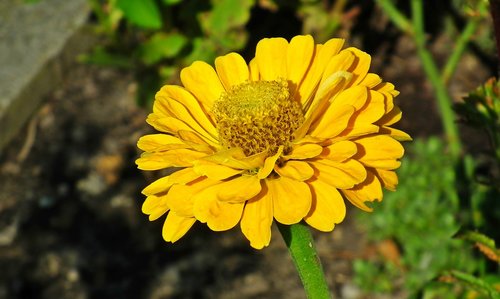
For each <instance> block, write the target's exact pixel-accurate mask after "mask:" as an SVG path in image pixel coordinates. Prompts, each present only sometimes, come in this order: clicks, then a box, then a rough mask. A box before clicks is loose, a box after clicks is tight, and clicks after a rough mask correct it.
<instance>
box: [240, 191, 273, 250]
mask: <svg viewBox="0 0 500 299" xmlns="http://www.w3.org/2000/svg"><path fill="white" fill-rule="evenodd" d="M272 224H273V201H272V198H271V195H270V194H269V193H268V192H267V190H265V191H264V190H263V192H261V194H259V195H258V196H256V197H254V198H252V199H251V200H249V201H247V203H246V205H245V209H244V210H243V215H242V217H241V222H240V225H241V231H242V232H243V234H244V235H245V237H247V239H248V240H249V241H250V246H252V247H253V248H255V249H262V248H263V247H266V246H268V245H269V241H271V225H272Z"/></svg>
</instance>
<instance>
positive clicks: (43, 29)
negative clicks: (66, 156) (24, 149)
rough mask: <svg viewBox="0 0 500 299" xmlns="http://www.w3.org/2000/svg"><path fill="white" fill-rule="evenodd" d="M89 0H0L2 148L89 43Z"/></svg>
mask: <svg viewBox="0 0 500 299" xmlns="http://www.w3.org/2000/svg"><path fill="white" fill-rule="evenodd" d="M88 14H89V7H88V4H87V1H86V0H69V1H68V0H40V1H38V2H36V3H26V1H20V0H1V1H0V153H1V151H2V149H3V147H4V146H5V145H6V143H7V142H8V141H9V140H10V139H11V138H12V137H13V136H14V135H15V134H16V133H17V132H18V131H19V129H20V128H21V127H22V125H23V124H24V123H25V122H26V120H27V119H28V118H29V117H30V115H31V114H32V113H33V112H34V110H35V109H36V108H37V107H38V106H39V105H40V102H41V99H42V98H43V96H44V95H46V94H47V93H48V92H49V91H51V90H52V89H53V88H55V86H56V85H57V84H58V83H60V82H61V81H62V78H63V77H64V73H65V72H66V71H67V66H68V65H71V64H72V63H74V61H75V56H76V54H78V53H79V52H81V50H82V49H83V48H86V47H88V45H85V43H86V42H85V41H82V40H78V39H76V40H75V35H76V33H77V32H79V29H80V28H81V27H82V26H83V24H84V23H85V21H86V20H87V17H88Z"/></svg>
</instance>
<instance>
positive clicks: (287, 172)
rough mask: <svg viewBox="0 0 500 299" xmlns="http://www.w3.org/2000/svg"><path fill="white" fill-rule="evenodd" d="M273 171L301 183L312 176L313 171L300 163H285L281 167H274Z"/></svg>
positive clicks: (303, 163) (304, 163)
mask: <svg viewBox="0 0 500 299" xmlns="http://www.w3.org/2000/svg"><path fill="white" fill-rule="evenodd" d="M274 170H275V171H276V172H277V173H278V174H279V175H280V176H285V177H288V178H291V179H294V180H296V181H300V182H303V181H305V180H308V179H310V178H311V177H312V176H313V175H314V169H313V168H312V167H311V166H310V165H309V164H308V163H307V162H302V161H287V162H286V163H285V164H284V165H283V166H281V167H279V166H277V165H276V166H275V167H274Z"/></svg>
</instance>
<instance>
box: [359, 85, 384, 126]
mask: <svg viewBox="0 0 500 299" xmlns="http://www.w3.org/2000/svg"><path fill="white" fill-rule="evenodd" d="M384 114H385V100H384V96H383V95H382V94H381V93H380V92H377V91H373V90H370V91H369V92H368V103H367V105H366V106H365V107H363V108H362V109H360V111H359V112H358V115H357V116H356V122H360V123H370V124H371V123H375V122H376V121H378V120H379V119H380V118H381V117H382V116H383V115H384Z"/></svg>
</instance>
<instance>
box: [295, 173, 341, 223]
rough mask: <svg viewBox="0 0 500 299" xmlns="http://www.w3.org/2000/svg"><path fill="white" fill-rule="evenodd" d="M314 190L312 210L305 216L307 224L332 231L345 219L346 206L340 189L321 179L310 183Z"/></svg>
mask: <svg viewBox="0 0 500 299" xmlns="http://www.w3.org/2000/svg"><path fill="white" fill-rule="evenodd" d="M308 184H309V186H310V187H311V190H312V194H313V196H312V205H311V210H310V211H309V213H308V214H307V216H306V217H305V218H304V220H305V221H306V223H307V224H309V225H310V226H312V227H314V228H315V229H317V230H320V231H323V232H329V231H332V230H333V228H334V227H335V224H337V223H340V222H342V221H343V220H344V218H345V214H346V206H345V203H344V199H343V198H342V195H340V193H339V191H338V190H337V189H336V188H335V187H333V186H330V185H328V184H326V183H325V182H323V181H321V180H314V181H312V182H309V183H308Z"/></svg>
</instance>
